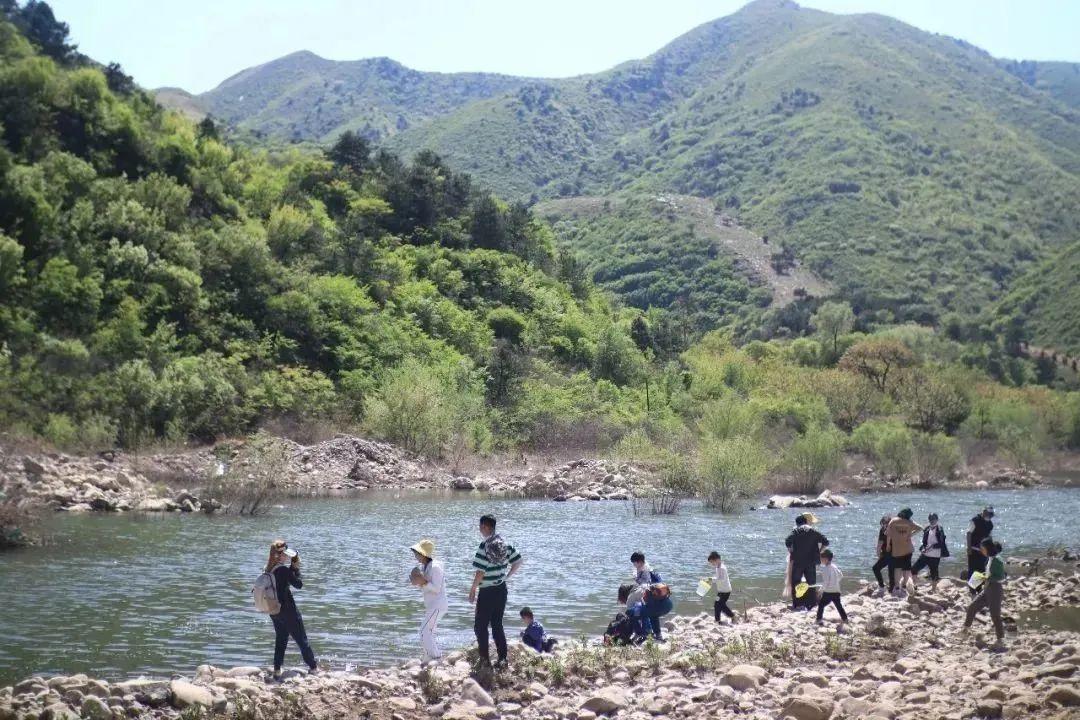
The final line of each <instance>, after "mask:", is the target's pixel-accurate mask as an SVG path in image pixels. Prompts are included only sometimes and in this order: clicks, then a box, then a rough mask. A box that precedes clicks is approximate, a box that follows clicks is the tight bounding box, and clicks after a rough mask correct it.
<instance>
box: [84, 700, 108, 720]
mask: <svg viewBox="0 0 1080 720" xmlns="http://www.w3.org/2000/svg"><path fill="white" fill-rule="evenodd" d="M81 711H82V716H83V717H84V718H86V719H87V720H112V710H111V709H110V708H109V706H108V705H107V704H106V703H105V701H104V700H102V699H101V698H99V697H95V696H94V695H89V696H87V697H86V698H85V699H83V703H82V708H81Z"/></svg>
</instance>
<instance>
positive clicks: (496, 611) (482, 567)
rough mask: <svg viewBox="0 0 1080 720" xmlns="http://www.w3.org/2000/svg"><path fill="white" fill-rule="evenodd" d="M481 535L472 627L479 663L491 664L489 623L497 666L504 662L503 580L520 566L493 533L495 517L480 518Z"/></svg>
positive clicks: (515, 553)
mask: <svg viewBox="0 0 1080 720" xmlns="http://www.w3.org/2000/svg"><path fill="white" fill-rule="evenodd" d="M480 536H481V537H483V538H484V540H483V542H481V543H480V547H479V548H477V550H476V555H475V556H474V557H473V567H474V568H476V573H475V575H474V576H473V583H472V589H470V590H469V602H470V603H475V604H476V616H475V620H474V622H473V630H474V631H475V632H476V643H477V645H479V647H480V662H482V663H487V664H490V663H491V656H490V655H489V654H488V626H489V625H490V626H491V636H492V637H493V638H495V650H496V652H497V653H498V654H499V659H498V661H497V665H499V666H502V665H505V664H506V633H505V632H504V631H503V613H504V612H506V581H507V580H509V579H510V577H511V576H512V575H513V574H514V573H516V572H517V571H518V568H519V567H521V555H519V554H518V551H517V550H515V549H514V546H513V545H510V544H508V543H507V542H506V541H505V540H503V539H502V536H501V535H498V534H497V533H496V532H495V518H494V517H493V516H491V515H484V516H483V517H481V518H480Z"/></svg>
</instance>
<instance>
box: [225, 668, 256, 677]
mask: <svg viewBox="0 0 1080 720" xmlns="http://www.w3.org/2000/svg"><path fill="white" fill-rule="evenodd" d="M258 675H262V668H257V667H255V666H254V665H241V666H239V667H234V668H232V669H230V670H227V671H225V676H226V677H231V678H243V677H255V676H258Z"/></svg>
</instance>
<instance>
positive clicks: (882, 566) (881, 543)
mask: <svg viewBox="0 0 1080 720" xmlns="http://www.w3.org/2000/svg"><path fill="white" fill-rule="evenodd" d="M892 518H893V516H892V515H882V516H881V525H880V527H878V534H877V548H876V550H877V558H878V559H877V562H876V563H874V565H873V567H871V568H870V570H871V571H872V572H873V573H874V579H876V580H877V584H878V589H877V594H878V597H881V596H882V595H884V594H885V579H884V578H883V577H882V576H881V571H882V570H888V571H889V592H890V593H891V592H892V591H893V590H895V589H896V578H895V577H894V576H893V569H892V563H891V562H890V561H891V560H892V556H891V555H889V553H888V552H886V551H885V528H886V527H887V526H888V524H889V521H890V520H892Z"/></svg>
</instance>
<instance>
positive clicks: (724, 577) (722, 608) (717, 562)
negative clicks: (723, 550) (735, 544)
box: [709, 550, 735, 624]
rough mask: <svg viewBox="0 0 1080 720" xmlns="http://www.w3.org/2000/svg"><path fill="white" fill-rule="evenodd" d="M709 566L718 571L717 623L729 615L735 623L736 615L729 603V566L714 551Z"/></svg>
mask: <svg viewBox="0 0 1080 720" xmlns="http://www.w3.org/2000/svg"><path fill="white" fill-rule="evenodd" d="M709 564H710V565H712V566H713V568H714V569H715V571H716V578H715V583H716V602H714V603H713V616H714V617H715V618H716V622H720V616H721V615H727V616H728V618H730V619H731V622H732V624H734V623H735V613H733V612H732V611H731V608H729V607H728V604H727V601H728V598H730V597H731V579H730V578H729V577H728V571H727V565H725V564H724V560H723V558H721V557H720V553H718V552H716V551H715V550H713V551H712V552H711V553H709Z"/></svg>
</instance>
